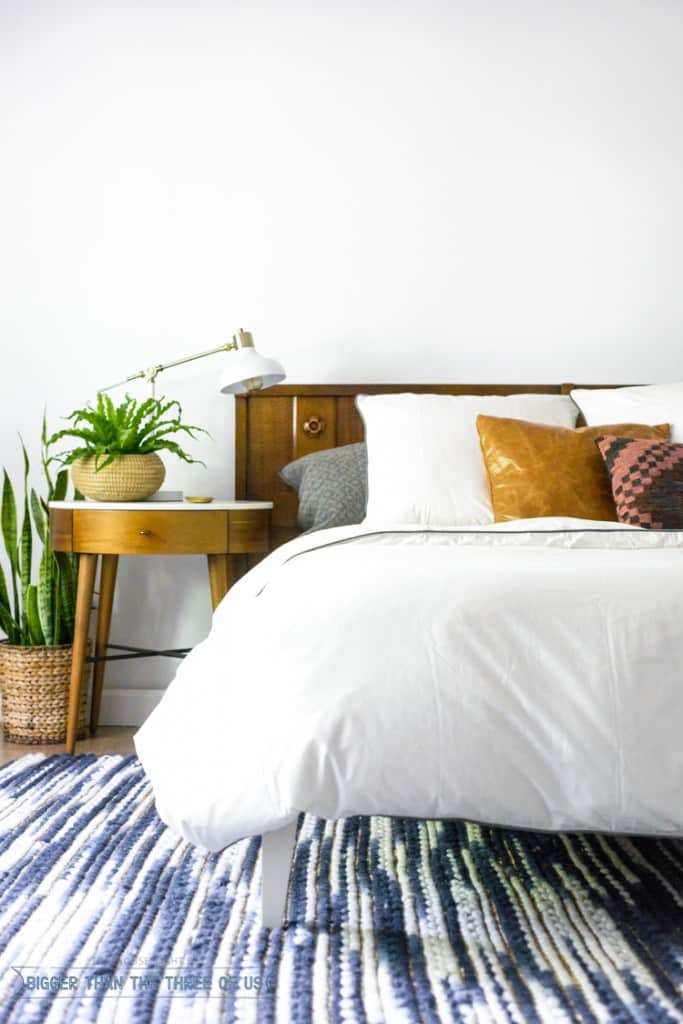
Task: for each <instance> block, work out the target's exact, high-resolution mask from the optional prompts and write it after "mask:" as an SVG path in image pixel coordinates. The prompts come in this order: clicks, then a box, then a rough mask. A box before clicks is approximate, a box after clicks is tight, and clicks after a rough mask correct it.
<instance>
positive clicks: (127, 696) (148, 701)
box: [100, 686, 164, 725]
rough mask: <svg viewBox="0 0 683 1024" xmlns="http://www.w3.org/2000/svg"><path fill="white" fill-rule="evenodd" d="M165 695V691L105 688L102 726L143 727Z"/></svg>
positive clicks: (101, 714) (101, 716) (101, 718)
mask: <svg viewBox="0 0 683 1024" xmlns="http://www.w3.org/2000/svg"><path fill="white" fill-rule="evenodd" d="M163 695H164V691H163V690H117V689H108V688H107V687H106V686H105V688H104V690H103V692H102V708H101V710H100V724H101V725H142V723H143V722H144V721H145V719H146V718H147V717H148V716H149V715H150V714H151V713H152V711H153V710H154V708H155V707H156V706H157V704H158V703H159V701H160V700H161V698H162V697H163Z"/></svg>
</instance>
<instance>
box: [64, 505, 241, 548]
mask: <svg viewBox="0 0 683 1024" xmlns="http://www.w3.org/2000/svg"><path fill="white" fill-rule="evenodd" d="M73 549H74V551H83V552H87V553H89V554H93V555H101V554H108V553H110V552H113V553H116V554H120V555H196V554H201V555H206V554H216V555H220V554H225V553H226V552H227V551H228V514H227V512H224V511H216V512H209V511H204V510H202V511H201V512H192V511H185V510H183V511H182V512H176V511H173V512H163V511H159V512H156V511H154V512H151V511H150V512H147V511H144V510H142V511H140V512H138V511H135V512H131V511H126V512H125V513H123V514H122V513H121V512H117V511H112V512H109V511H104V510H101V511H100V510H97V511H90V510H83V511H82V512H81V511H80V510H79V511H74V514H73Z"/></svg>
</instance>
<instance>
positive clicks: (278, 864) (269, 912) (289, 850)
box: [261, 819, 296, 928]
mask: <svg viewBox="0 0 683 1024" xmlns="http://www.w3.org/2000/svg"><path fill="white" fill-rule="evenodd" d="M295 843H296V819H295V820H294V821H291V822H290V823H289V824H288V825H284V826H283V828H278V829H276V830H275V831H274V832H266V833H265V835H263V836H262V840H261V872H262V878H263V896H262V900H263V902H262V907H263V927H264V928H282V926H283V925H284V923H285V911H286V909H287V890H288V888H289V872H290V870H291V867H292V857H293V854H294V846H295Z"/></svg>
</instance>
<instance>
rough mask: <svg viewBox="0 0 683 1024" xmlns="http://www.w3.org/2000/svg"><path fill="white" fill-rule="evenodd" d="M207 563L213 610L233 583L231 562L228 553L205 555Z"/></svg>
mask: <svg viewBox="0 0 683 1024" xmlns="http://www.w3.org/2000/svg"><path fill="white" fill-rule="evenodd" d="M206 560H207V562H208V563H209V584H210V586H211V605H212V607H213V610H214V611H215V610H216V608H217V607H218V605H219V604H220V602H221V601H222V600H223V598H224V597H225V595H226V594H227V592H228V591H229V590H230V587H231V586H232V584H233V583H234V579H233V564H232V558H231V556H230V555H207V556H206Z"/></svg>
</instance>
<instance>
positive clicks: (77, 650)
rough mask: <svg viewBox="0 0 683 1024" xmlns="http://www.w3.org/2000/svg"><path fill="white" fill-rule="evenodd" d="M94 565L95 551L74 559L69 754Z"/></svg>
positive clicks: (73, 740) (73, 745)
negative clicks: (74, 588) (74, 616)
mask: <svg viewBox="0 0 683 1024" xmlns="http://www.w3.org/2000/svg"><path fill="white" fill-rule="evenodd" d="M96 569H97V555H80V557H79V559H78V588H77V591H76V622H75V625H74V648H73V655H72V658H71V684H70V687H69V719H68V722H67V727H66V749H67V752H68V753H69V754H73V752H74V750H75V748H76V733H77V732H78V709H79V707H80V704H81V688H82V685H83V667H84V665H85V656H86V651H87V649H88V625H89V623H90V606H91V604H92V592H93V587H94V585H95V570H96Z"/></svg>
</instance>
